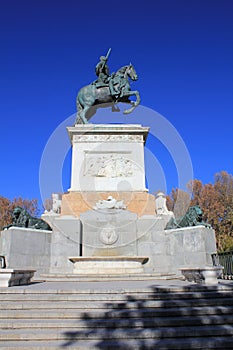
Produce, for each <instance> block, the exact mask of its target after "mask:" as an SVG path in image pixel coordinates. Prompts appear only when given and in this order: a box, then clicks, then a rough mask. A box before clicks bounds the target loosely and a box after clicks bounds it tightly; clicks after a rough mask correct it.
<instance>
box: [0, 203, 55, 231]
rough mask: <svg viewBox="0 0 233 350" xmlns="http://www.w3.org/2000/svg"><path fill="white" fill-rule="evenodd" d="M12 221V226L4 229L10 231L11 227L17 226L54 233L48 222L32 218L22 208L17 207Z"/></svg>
mask: <svg viewBox="0 0 233 350" xmlns="http://www.w3.org/2000/svg"><path fill="white" fill-rule="evenodd" d="M12 219H13V222H12V224H10V225H7V226H5V227H3V229H8V228H9V227H12V226H16V227H25V228H33V229H38V230H49V231H52V229H51V227H50V226H49V224H47V222H45V221H44V220H42V219H38V218H34V217H32V216H31V215H30V214H29V213H28V212H27V211H26V210H25V209H23V208H21V207H15V209H14V210H13V213H12Z"/></svg>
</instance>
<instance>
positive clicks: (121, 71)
mask: <svg viewBox="0 0 233 350" xmlns="http://www.w3.org/2000/svg"><path fill="white" fill-rule="evenodd" d="M128 67H129V66H123V67H121V68H119V69H118V70H117V71H116V74H124V73H125V71H126V69H127V68H128Z"/></svg>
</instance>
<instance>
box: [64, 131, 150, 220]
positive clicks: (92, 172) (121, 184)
mask: <svg viewBox="0 0 233 350" xmlns="http://www.w3.org/2000/svg"><path fill="white" fill-rule="evenodd" d="M67 129H68V133H69V137H70V141H71V144H72V166H71V187H70V189H69V190H68V191H69V192H68V193H66V194H64V195H63V197H62V206H61V214H62V215H74V216H76V217H79V216H80V214H81V213H84V212H86V211H87V210H90V209H92V208H93V206H94V205H95V203H96V202H98V200H100V199H107V198H108V197H109V196H110V195H111V196H113V197H114V198H116V199H117V200H124V202H125V204H126V206H127V208H128V209H129V210H130V211H132V212H134V213H136V214H138V215H139V216H141V215H145V214H150V215H153V214H154V212H155V203H154V196H153V195H150V194H148V191H147V189H146V187H145V165H144V144H145V142H146V138H147V135H148V132H149V128H148V127H142V126H141V125H138V124H137V125H131V124H130V125H126V124H124V125H121V124H97V125H92V124H88V125H76V126H74V127H68V128H67Z"/></svg>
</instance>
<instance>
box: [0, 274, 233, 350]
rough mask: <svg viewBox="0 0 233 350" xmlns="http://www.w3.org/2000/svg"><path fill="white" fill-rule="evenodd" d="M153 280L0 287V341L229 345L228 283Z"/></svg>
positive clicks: (21, 345)
mask: <svg viewBox="0 0 233 350" xmlns="http://www.w3.org/2000/svg"><path fill="white" fill-rule="evenodd" d="M139 282H140V281H139ZM154 282H155V281H153V282H151V286H150V287H149V286H146V287H143V286H139V285H138V284H137V285H136V284H134V283H131V285H130V284H128V286H126V285H125V284H124V283H123V282H122V283H121V282H115V286H114V285H112V284H109V285H107V284H106V283H105V285H104V286H103V285H102V286H101V285H100V284H93V286H94V287H92V288H86V289H85V288H80V285H79V284H78V283H77V284H72V285H71V286H70V287H68V285H69V284H70V282H68V285H67V284H62V289H61V288H60V287H58V288H57V289H55V288H54V287H53V286H54V284H51V283H50V284H49V283H47V284H46V286H47V287H46V288H42V287H43V283H41V284H40V283H38V284H37V285H33V286H27V287H22V286H21V287H12V288H0V325H1V326H0V348H3V349H4V350H7V349H20V350H22V349H27V350H28V349H70V348H73V349H77V350H78V349H82V350H84V349H85V350H86V349H91V350H92V349H109V350H114V349H117V350H128V349H130V350H139V349H140V350H143V349H145V350H147V349H151V350H152V349H153V350H154V349H176V350H177V349H205V350H207V349H208V350H209V349H224V350H226V349H233V284H232V283H225V284H223V285H219V286H216V287H205V286H201V285H181V286H179V285H176V286H172V285H171V286H169V285H166V286H158V285H155V283H154ZM169 282H170V283H171V281H169ZM116 284H117V287H116ZM153 284H154V285H153Z"/></svg>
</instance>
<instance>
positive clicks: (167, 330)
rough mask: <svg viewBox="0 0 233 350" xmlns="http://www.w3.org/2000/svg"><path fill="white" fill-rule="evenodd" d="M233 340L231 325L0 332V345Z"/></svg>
mask: <svg viewBox="0 0 233 350" xmlns="http://www.w3.org/2000/svg"><path fill="white" fill-rule="evenodd" d="M213 334H214V336H215V337H217V336H225V337H227V336H228V337H233V326H232V325H214V326H209V325H207V326H206V325H202V324H200V325H199V326H191V327H182V326H181V327H162V328H154V327H152V328H144V327H143V326H142V327H137V328H135V329H132V328H128V329H127V330H126V329H125V328H120V327H118V328H105V327H98V328H95V329H82V328H80V329H76V330H74V331H72V330H70V328H63V329H62V330H60V329H56V328H55V329H52V328H50V329H39V330H38V329H28V330H24V329H13V330H5V329H2V330H0V341H9V340H25V341H27V340H64V341H65V340H66V341H67V340H79V339H83V340H84V339H93V340H94V339H98V340H105V339H106V340H117V339H121V340H122V339H126V340H127V339H161V338H186V337H187V338H195V337H208V336H209V337H210V336H213Z"/></svg>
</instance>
